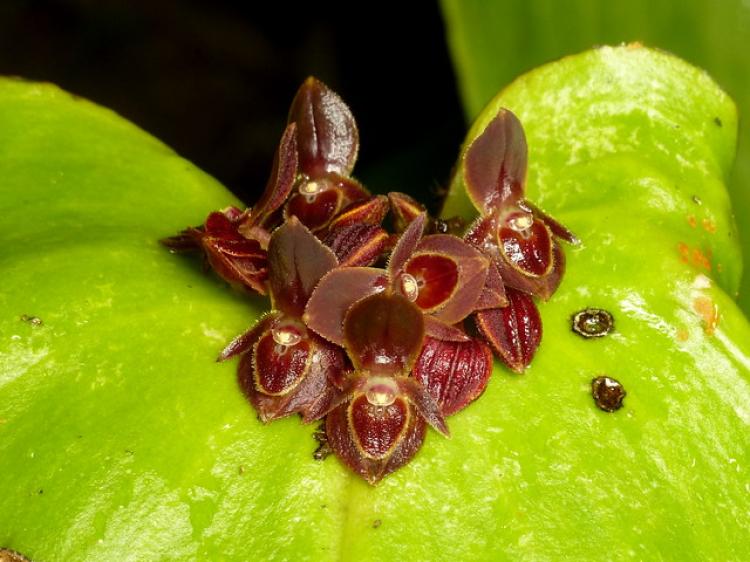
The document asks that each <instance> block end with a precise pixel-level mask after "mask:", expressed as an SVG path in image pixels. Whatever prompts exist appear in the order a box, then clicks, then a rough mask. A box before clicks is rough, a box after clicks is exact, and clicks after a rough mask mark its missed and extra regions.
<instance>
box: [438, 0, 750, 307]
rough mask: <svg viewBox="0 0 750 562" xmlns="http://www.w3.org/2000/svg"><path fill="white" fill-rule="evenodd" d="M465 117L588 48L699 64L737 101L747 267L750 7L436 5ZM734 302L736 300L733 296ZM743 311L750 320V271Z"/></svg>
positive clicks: (737, 196) (697, 3)
mask: <svg viewBox="0 0 750 562" xmlns="http://www.w3.org/2000/svg"><path fill="white" fill-rule="evenodd" d="M441 4H442V7H443V13H444V16H445V21H446V27H447V31H448V39H449V44H450V47H451V52H452V55H453V61H454V63H455V67H456V73H457V75H458V78H459V85H460V89H461V94H462V97H463V102H464V107H465V109H466V114H467V117H468V118H469V120H470V121H473V119H474V118H475V117H476V116H477V115H478V113H479V111H480V110H481V109H482V108H483V107H484V105H485V104H486V103H487V102H488V101H489V100H490V99H491V98H492V97H493V96H494V95H495V93H496V92H497V91H498V90H500V88H502V87H504V86H506V85H507V84H509V83H510V81H511V80H512V79H513V78H515V77H516V76H518V75H519V74H521V73H522V72H526V71H528V70H530V69H532V68H534V67H536V66H538V65H540V64H543V63H546V62H549V61H552V60H555V59H558V58H560V57H562V56H565V55H570V54H573V53H577V52H580V51H582V50H584V49H589V48H591V47H592V46H594V45H613V44H620V43H628V42H631V41H642V42H644V43H645V44H647V45H650V46H654V47H658V48H661V49H667V50H668V51H671V52H673V53H675V54H677V55H679V56H680V57H683V58H685V59H686V60H687V61H689V62H691V63H693V64H696V65H698V66H700V67H702V68H705V69H706V70H707V71H708V72H709V73H710V74H711V75H712V76H714V77H715V78H716V79H717V81H718V82H719V84H721V85H722V86H723V87H725V88H726V89H727V91H728V93H729V94H730V95H731V96H732V97H733V98H734V99H735V100H736V101H737V104H738V107H739V109H740V115H742V116H743V119H741V121H740V129H739V152H738V159H737V164H736V167H735V169H734V171H733V174H732V178H731V180H730V182H729V190H730V194H731V197H732V202H733V207H734V210H735V213H736V215H737V217H738V226H739V233H740V239H741V240H742V246H743V248H744V253H743V256H744V262H745V263H750V189H748V186H750V119H747V117H748V116H750V57H748V56H747V54H746V51H747V45H748V44H750V3H748V2H747V1H746V0H721V1H719V2H717V1H715V0H684V1H682V2H679V3H678V4H675V3H674V2H669V1H664V0H632V1H629V2H608V1H606V0H569V1H566V2H556V1H554V0H503V1H502V2H498V1H492V0H489V1H479V2H478V1H475V0H441ZM733 296H736V295H733ZM739 302H740V306H741V307H742V308H743V309H744V311H745V314H750V274H747V275H745V276H744V277H743V279H742V285H741V289H740V291H739Z"/></svg>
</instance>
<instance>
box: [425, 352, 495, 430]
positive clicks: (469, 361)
mask: <svg viewBox="0 0 750 562" xmlns="http://www.w3.org/2000/svg"><path fill="white" fill-rule="evenodd" d="M491 374H492V350H490V348H489V347H488V346H486V345H484V344H483V343H481V342H480V341H478V340H475V339H472V340H469V341H467V342H462V343H457V342H446V341H440V340H436V339H433V338H426V339H425V344H424V347H423V348H422V353H421V354H420V355H419V359H417V363H416V364H415V365H414V370H413V372H412V376H413V377H414V379H415V380H416V381H418V382H419V383H421V385H422V386H423V387H424V388H426V389H427V391H428V392H429V393H430V394H431V395H432V397H433V398H434V399H435V400H436V401H437V403H438V405H439V406H440V408H441V409H442V412H443V414H444V415H446V416H450V415H452V414H455V413H456V412H458V411H459V410H461V409H463V408H465V407H466V406H468V405H469V404H470V403H471V402H473V401H474V400H476V399H477V398H478V397H479V396H480V395H481V394H482V392H484V389H485V388H486V387H487V383H488V382H489V380H490V375H491Z"/></svg>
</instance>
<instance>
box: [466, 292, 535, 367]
mask: <svg viewBox="0 0 750 562" xmlns="http://www.w3.org/2000/svg"><path fill="white" fill-rule="evenodd" d="M507 297H508V306H506V307H505V308H493V309H489V310H482V311H479V312H477V313H476V314H475V315H474V319H475V322H476V326H477V329H478V330H479V332H480V333H481V334H482V336H483V337H484V338H485V339H486V340H487V342H488V343H489V344H490V345H491V346H492V349H493V350H494V351H495V353H496V354H497V356H498V357H499V358H500V359H501V360H502V361H503V362H504V363H505V364H506V365H507V366H508V367H509V368H510V369H511V370H513V371H515V372H517V373H522V372H523V371H524V369H526V367H528V366H529V364H530V363H531V360H532V358H533V357H534V354H535V353H536V350H537V348H538V347H539V342H541V340H542V319H541V317H540V316H539V310H538V309H537V307H536V305H535V304H534V301H533V299H532V298H531V297H530V296H529V295H527V294H526V293H522V292H521V291H517V290H515V289H510V288H508V289H507Z"/></svg>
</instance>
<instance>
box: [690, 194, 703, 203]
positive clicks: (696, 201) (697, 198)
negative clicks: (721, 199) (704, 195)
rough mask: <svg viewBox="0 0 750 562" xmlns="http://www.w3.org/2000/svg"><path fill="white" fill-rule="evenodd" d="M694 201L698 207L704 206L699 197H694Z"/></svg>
mask: <svg viewBox="0 0 750 562" xmlns="http://www.w3.org/2000/svg"><path fill="white" fill-rule="evenodd" d="M692 199H693V203H695V204H696V205H703V201H702V200H701V198H700V197H698V196H697V195H693V197H692Z"/></svg>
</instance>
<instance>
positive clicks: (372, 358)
mask: <svg viewBox="0 0 750 562" xmlns="http://www.w3.org/2000/svg"><path fill="white" fill-rule="evenodd" d="M423 339H424V319H423V315H422V311H421V310H419V308H417V307H416V306H414V305H413V304H412V303H411V302H409V301H408V300H407V299H406V298H405V297H403V296H401V295H399V294H394V293H390V292H382V293H377V294H374V295H371V296H369V297H366V298H364V299H362V300H360V301H357V302H356V303H354V304H353V305H352V306H351V308H350V309H349V311H348V312H347V313H346V316H345V317H344V348H345V349H346V351H347V353H348V355H349V358H350V359H351V361H352V364H353V365H354V368H355V369H356V370H357V371H360V372H364V373H367V374H370V375H388V376H393V375H407V374H408V373H409V372H410V371H411V368H412V366H413V365H414V361H416V359H417V356H418V355H419V352H420V351H421V349H422V340H423Z"/></svg>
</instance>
